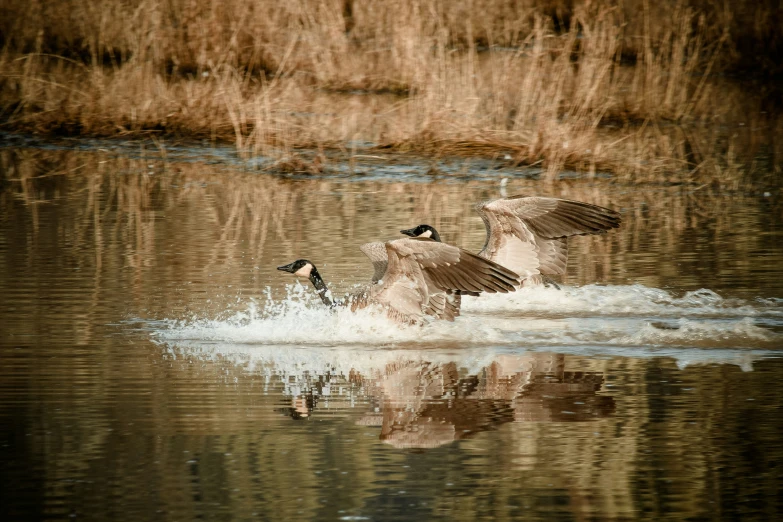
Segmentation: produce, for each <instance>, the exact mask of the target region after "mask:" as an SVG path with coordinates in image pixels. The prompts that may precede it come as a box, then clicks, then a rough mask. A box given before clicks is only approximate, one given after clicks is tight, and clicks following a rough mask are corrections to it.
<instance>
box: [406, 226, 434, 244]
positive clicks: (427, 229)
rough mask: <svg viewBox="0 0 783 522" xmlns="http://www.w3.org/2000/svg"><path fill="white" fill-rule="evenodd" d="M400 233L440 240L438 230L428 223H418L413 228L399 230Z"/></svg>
mask: <svg viewBox="0 0 783 522" xmlns="http://www.w3.org/2000/svg"><path fill="white" fill-rule="evenodd" d="M400 233H402V234H405V235H406V236H410V237H428V238H430V239H432V240H434V241H438V242H440V235H439V234H438V231H437V230H435V228H433V227H431V226H429V225H419V226H417V227H415V228H409V229H408V230H400Z"/></svg>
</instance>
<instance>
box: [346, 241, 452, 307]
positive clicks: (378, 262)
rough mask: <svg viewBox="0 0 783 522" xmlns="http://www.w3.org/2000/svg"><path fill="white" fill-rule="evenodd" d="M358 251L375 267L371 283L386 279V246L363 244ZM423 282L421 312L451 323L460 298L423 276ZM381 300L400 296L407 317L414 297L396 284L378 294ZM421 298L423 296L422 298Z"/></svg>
mask: <svg viewBox="0 0 783 522" xmlns="http://www.w3.org/2000/svg"><path fill="white" fill-rule="evenodd" d="M359 249H360V250H361V251H362V252H363V253H364V254H365V255H366V256H367V257H368V258H370V261H372V265H373V267H375V273H374V274H373V277H372V281H373V283H378V282H379V281H380V282H383V281H384V279H388V278H387V277H386V270H387V269H388V266H389V257H388V254H387V253H386V245H385V244H384V243H381V242H380V241H376V242H373V243H365V244H364V245H361V246H360V247H359ZM424 280H425V282H426V285H427V294H426V301H425V302H424V303H423V305H422V306H421V311H422V312H423V313H424V314H426V315H429V316H432V317H434V318H436V319H446V320H448V321H453V320H454V318H455V317H457V316H459V307H460V301H461V300H460V297H459V296H457V295H453V294H452V295H448V294H446V292H444V291H442V290H439V289H438V287H437V286H436V285H435V284H434V283H433V282H432V281H431V280H430V278H429V277H427V275H426V274H424ZM379 295H380V296H381V299H387V300H391V301H394V302H396V301H397V300H398V299H399V298H398V297H396V296H397V295H401V296H403V297H402V300H403V302H404V303H406V304H405V305H404V306H403V307H405V308H410V309H409V310H408V315H410V312H411V310H412V307H411V306H409V305H410V303H409V301H410V299H413V298H414V296H413V294H411V293H410V292H409V289H408V287H407V286H405V285H402V286H400V285H399V284H398V283H397V284H393V285H390V286H389V287H387V289H386V291H385V292H383V293H379ZM422 297H423V296H422Z"/></svg>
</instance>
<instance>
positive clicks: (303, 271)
mask: <svg viewBox="0 0 783 522" xmlns="http://www.w3.org/2000/svg"><path fill="white" fill-rule="evenodd" d="M312 270H313V265H311V264H310V263H307V264H306V265H305V266H303V267H302V268H300V269H299V270H297V271H296V272H294V275H298V276H299V277H310V272H312Z"/></svg>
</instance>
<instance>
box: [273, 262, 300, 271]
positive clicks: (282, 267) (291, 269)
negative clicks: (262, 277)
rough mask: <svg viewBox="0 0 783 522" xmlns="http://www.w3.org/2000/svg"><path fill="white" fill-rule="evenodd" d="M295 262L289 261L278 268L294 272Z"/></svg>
mask: <svg viewBox="0 0 783 522" xmlns="http://www.w3.org/2000/svg"><path fill="white" fill-rule="evenodd" d="M294 263H296V261H294ZM294 263H289V264H287V265H283V266H278V267H277V269H278V270H282V271H283V272H288V273H289V274H293V273H294Z"/></svg>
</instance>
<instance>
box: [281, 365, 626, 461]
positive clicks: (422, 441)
mask: <svg viewBox="0 0 783 522" xmlns="http://www.w3.org/2000/svg"><path fill="white" fill-rule="evenodd" d="M346 377H347V378H346ZM346 377H343V376H338V375H330V374H326V375H320V376H314V375H310V374H302V375H301V379H300V380H297V382H296V383H295V384H294V385H291V386H290V387H289V393H290V395H289V396H290V397H291V403H290V406H288V407H287V408H284V411H285V412H286V413H287V414H288V415H290V416H291V417H292V418H294V419H305V418H308V417H310V416H311V415H313V411H314V410H315V409H316V408H317V407H318V406H319V403H320V402H321V401H323V402H328V401H329V400H332V401H337V400H341V399H340V397H342V395H340V394H335V393H334V390H333V389H332V388H334V387H335V386H337V387H339V388H340V389H343V388H346V389H350V390H351V393H350V396H351V397H355V396H358V395H363V396H365V397H369V398H370V401H369V402H370V405H371V411H368V412H367V413H365V414H363V415H362V416H361V417H360V418H359V419H358V420H357V421H356V422H357V424H360V425H363V426H367V427H380V430H381V431H380V435H379V437H380V440H382V441H384V442H385V443H387V444H390V445H391V446H393V447H396V448H422V449H425V448H435V447H438V446H441V445H443V444H448V443H451V442H454V441H457V440H460V439H464V438H466V437H470V436H472V435H475V434H476V433H480V432H483V431H488V430H493V429H497V428H498V427H499V426H501V425H503V424H507V423H513V422H584V421H590V420H594V419H599V418H603V417H607V416H609V415H611V414H612V413H613V412H614V409H615V404H614V399H613V398H612V397H611V396H607V395H600V394H599V392H600V390H601V387H602V385H603V382H604V375H603V373H601V372H595V371H573V370H566V369H565V355H563V354H549V353H532V354H525V355H497V356H495V357H494V359H493V360H492V361H491V362H489V363H488V364H485V365H483V366H482V367H480V368H479V369H478V370H477V371H475V370H474V371H473V372H470V373H466V372H464V371H462V372H461V371H460V369H459V367H458V366H457V364H456V363H455V362H428V361H426V360H413V359H410V360H405V359H402V360H398V361H393V362H387V363H386V364H385V365H384V366H383V368H382V369H375V370H372V369H371V370H368V371H366V372H365V373H364V374H362V373H360V372H358V371H351V372H350V373H349V374H348V375H347V376H346ZM342 400H345V399H344V398H343V399H342ZM350 400H353V399H350Z"/></svg>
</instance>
